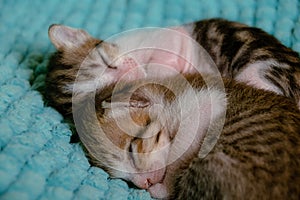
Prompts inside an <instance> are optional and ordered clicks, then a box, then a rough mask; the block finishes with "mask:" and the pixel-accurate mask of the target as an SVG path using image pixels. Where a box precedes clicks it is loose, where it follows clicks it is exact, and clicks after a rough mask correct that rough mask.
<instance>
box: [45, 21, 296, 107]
mask: <svg viewBox="0 0 300 200" xmlns="http://www.w3.org/2000/svg"><path fill="white" fill-rule="evenodd" d="M49 37H50V39H51V41H52V43H53V44H54V46H55V47H56V48H57V50H58V53H57V54H56V55H54V56H53V58H52V59H51V61H50V65H49V66H50V69H49V74H48V77H47V86H48V92H47V95H48V96H49V99H50V100H52V101H53V105H54V106H56V107H59V108H58V109H59V110H61V111H62V113H66V110H65V108H60V107H62V106H63V107H68V108H70V102H71V101H70V100H71V98H70V97H71V95H72V93H73V83H74V80H75V77H76V75H77V71H78V70H79V68H80V67H81V69H82V72H83V70H84V71H85V72H83V73H82V74H81V75H80V80H77V81H81V82H82V87H77V89H78V90H79V91H75V92H76V93H78V92H79V93H80V92H81V93H85V92H87V90H93V87H91V86H90V84H94V83H95V82H97V87H102V86H104V85H105V84H111V83H113V82H117V81H118V80H119V78H120V77H121V76H123V75H124V74H125V73H127V72H128V71H134V73H132V78H131V79H137V78H144V77H147V75H149V74H151V73H152V74H153V72H154V71H155V70H153V69H149V68H148V67H147V64H148V63H159V64H162V65H165V66H171V68H173V69H174V70H175V71H176V72H179V73H184V74H189V73H195V72H200V73H201V74H203V73H205V74H208V73H209V74H216V73H218V71H219V72H220V73H221V75H222V76H223V77H226V78H229V79H235V80H237V81H240V82H244V83H247V84H249V85H251V86H254V87H256V88H261V89H265V90H269V91H273V92H275V93H277V94H280V95H283V96H287V97H289V98H291V99H293V100H294V101H295V102H296V103H297V104H298V106H299V107H300V98H299V97H300V58H299V55H298V53H296V52H294V51H292V50H291V49H289V48H287V47H285V46H283V45H282V44H281V43H280V42H279V41H278V40H277V39H275V38H274V37H272V36H271V35H268V34H267V33H265V32H263V31H262V30H260V29H257V28H253V27H248V26H246V25H243V24H239V23H235V22H229V21H226V20H221V19H211V20H203V21H199V22H196V23H192V24H187V25H184V26H181V27H173V28H169V29H149V28H148V29H142V30H140V31H134V32H133V33H132V34H127V33H126V34H125V36H124V37H122V36H121V37H117V39H115V40H114V39H113V40H112V42H106V41H101V40H98V39H95V38H93V37H91V36H90V35H89V34H88V33H87V32H85V31H83V30H78V29H73V28H70V27H65V26H60V25H53V26H51V27H50V28H49ZM191 37H192V38H193V39H195V41H197V42H198V43H199V44H200V45H202V46H203V47H204V48H205V50H206V51H207V52H208V53H209V55H210V56H211V57H212V59H213V61H214V62H215V63H216V65H217V68H218V70H215V69H214V68H213V67H212V64H211V62H209V63H208V64H207V63H206V64H204V63H203V60H207V59H208V58H206V55H202V53H201V52H203V51H202V49H201V47H199V45H197V44H195V41H192V40H191ZM95 47H97V48H96V51H94V54H89V52H90V51H91V50H92V49H94V48H95ZM88 55H89V57H88V58H87V56H88ZM83 61H85V64H84V66H83V65H82V62H83ZM191 63H192V64H191ZM140 66H143V68H142V67H140ZM199 66H201V67H199ZM114 68H118V70H114ZM132 69H136V70H132ZM104 70H109V71H111V73H110V74H109V73H106V74H105V79H106V80H105V81H102V80H101V81H99V80H98V79H99V76H100V74H101V73H102V72H103V71H104ZM116 71H117V72H118V73H115V72H116ZM156 71H159V70H156ZM170 71H171V70H168V72H164V73H160V72H158V73H155V75H156V76H158V75H161V74H163V76H168V75H170V74H173V75H174V73H170ZM128 77H129V76H128ZM148 77H149V76H148ZM57 83H58V84H57ZM103 84H104V85H103ZM66 95H67V96H68V97H67V98H66ZM53 96H55V97H59V96H61V97H64V98H53ZM65 104H68V105H66V106H65ZM68 112H70V110H68Z"/></svg>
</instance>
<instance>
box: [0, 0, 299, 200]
mask: <svg viewBox="0 0 300 200" xmlns="http://www.w3.org/2000/svg"><path fill="white" fill-rule="evenodd" d="M0 11H1V12H0V19H1V24H0V44H1V47H0V199H3V200H12V199H19V200H34V199H37V200H47V199H56V200H59V199H63V200H69V199H124V200H127V199H128V200H135V199H151V197H150V195H149V193H147V192H146V191H144V190H139V189H134V188H131V187H129V186H128V184H127V183H126V182H124V181H122V180H120V179H110V178H109V176H108V174H107V173H106V172H105V171H103V170H102V169H100V168H96V167H93V166H90V164H89V162H88V160H87V159H86V157H85V155H84V153H83V150H82V148H81V147H80V145H79V144H70V143H69V140H70V136H71V134H72V133H71V130H70V127H69V126H68V125H67V124H66V123H64V121H63V118H62V116H61V115H60V114H59V113H58V112H57V111H56V110H54V109H53V108H51V107H49V106H47V103H46V102H45V101H44V98H43V96H42V92H43V89H44V85H45V75H46V73H47V64H48V61H49V57H50V55H51V53H53V52H54V47H53V46H52V45H51V43H50V41H49V39H48V34H47V30H48V27H49V25H51V24H54V23H56V24H65V25H68V26H73V27H77V28H82V29H85V30H87V31H88V32H89V33H90V34H91V35H93V36H95V37H99V38H102V39H105V38H107V37H109V36H111V35H113V34H116V33H118V32H121V31H124V30H128V29H132V28H137V27H145V26H172V25H179V24H183V23H187V22H192V21H196V20H201V19H205V18H211V17H222V18H226V19H229V20H235V21H239V22H242V23H246V24H248V25H251V26H256V27H259V28H262V29H264V30H265V31H267V32H269V33H270V34H272V35H274V36H275V37H277V38H278V39H279V40H280V41H281V42H283V43H284V44H285V45H287V46H288V47H291V48H292V49H294V50H295V51H298V52H300V1H299V0H247V1H241V0H231V1H227V0H209V1H207V0H191V1H185V0H161V1H156V0H151V1H148V0H116V1H112V0H101V1H93V0H86V1H77V0H66V1H59V0H49V1H39V0H33V1H29V0H2V1H0Z"/></svg>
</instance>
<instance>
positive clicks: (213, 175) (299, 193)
mask: <svg viewBox="0 0 300 200" xmlns="http://www.w3.org/2000/svg"><path fill="white" fill-rule="evenodd" d="M187 80H188V81H189V83H191V85H192V88H193V89H194V90H191V88H190V87H189V85H188V84H186V83H184V82H181V81H180V79H178V78H177V77H171V78H169V79H167V80H155V81H153V80H152V81H150V82H151V84H147V83H148V82H149V81H148V80H142V81H132V82H125V83H121V86H119V88H118V89H117V90H116V91H114V92H115V98H114V99H109V100H103V99H101V91H99V93H97V95H96V99H98V100H99V102H97V103H96V110H97V118H92V117H91V116H90V114H91V111H92V109H91V108H90V107H89V106H86V105H91V106H93V105H94V104H93V103H90V100H91V99H89V100H87V101H84V104H81V105H80V106H79V110H75V111H74V112H75V116H77V115H76V113H77V114H78V115H80V118H77V117H76V118H77V119H76V120H75V121H76V123H77V125H79V127H81V126H84V125H83V124H84V123H86V122H87V121H89V123H88V124H87V125H85V126H84V127H83V128H80V129H79V131H81V132H88V133H89V136H83V137H81V139H82V141H83V143H84V144H85V146H86V148H87V150H88V152H89V153H90V157H91V162H92V163H94V164H95V165H96V166H99V167H103V168H105V169H106V170H107V171H108V172H109V173H110V174H111V176H112V177H117V178H123V179H125V180H127V181H130V182H133V183H134V184H135V185H136V186H138V187H140V188H144V189H147V190H148V191H149V192H150V193H151V195H152V196H153V197H158V198H161V197H164V198H165V197H166V196H168V195H171V197H170V196H169V197H170V198H174V199H189V198H191V199H199V198H200V199H201V198H202V199H286V198H289V199H298V198H299V197H300V188H299V184H300V168H299V166H300V135H299V133H300V113H299V112H298V109H297V106H296V105H295V104H294V103H293V102H292V101H290V100H289V99H287V98H285V97H282V96H279V95H274V94H272V93H271V92H266V91H263V90H259V89H254V88H251V87H249V86H246V85H244V84H239V83H236V82H234V81H226V80H225V81H224V84H225V89H226V94H227V95H226V97H225V95H224V94H223V93H222V86H220V85H218V84H215V85H214V86H212V85H211V86H210V87H208V88H207V87H206V86H205V82H204V81H203V80H202V78H201V77H200V76H198V75H193V76H188V77H187ZM143 82H144V83H145V84H142V83H143ZM152 82H154V83H158V84H152ZM137 85H138V86H140V85H143V86H142V87H137ZM162 85H163V86H162ZM166 88H171V89H170V90H168V89H166ZM174 88H180V89H179V90H177V95H176V96H175V95H174V94H173V92H172V90H173V89H174ZM107 90H110V89H107ZM100 102H101V103H100ZM224 104H226V105H227V109H225V108H226V106H224ZM82 105H84V106H82ZM136 105H141V106H136ZM81 106H82V107H81ZM154 106H156V107H158V108H163V109H162V110H159V109H157V108H154V109H153V107H154ZM213 109H215V110H214V111H212V110H213ZM127 111H128V112H127ZM225 111H226V118H225V124H224V127H223V123H224V121H223V120H224V118H223V117H224V115H223V114H224V113H225ZM128 113H130V115H128ZM91 119H93V120H94V122H93V120H91ZM132 119H133V121H134V122H135V123H136V124H138V125H140V126H139V127H136V125H134V124H133V123H132ZM97 121H98V122H100V127H101V128H102V130H101V131H100V129H99V126H97V125H96V124H97ZM92 124H94V125H92ZM179 126H181V128H179ZM220 127H221V129H220ZM219 131H220V132H219ZM110 140H111V141H110ZM91 141H93V142H94V143H92V142H91ZM97 143H99V144H101V145H95V144H97ZM215 143H216V144H215ZM112 147H114V148H112ZM120 149H121V150H120ZM153 164H154V165H153Z"/></svg>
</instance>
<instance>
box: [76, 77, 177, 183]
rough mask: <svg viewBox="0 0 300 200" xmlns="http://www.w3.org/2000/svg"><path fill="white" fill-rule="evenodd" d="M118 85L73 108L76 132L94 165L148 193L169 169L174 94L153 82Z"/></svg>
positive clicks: (174, 119)
mask: <svg viewBox="0 0 300 200" xmlns="http://www.w3.org/2000/svg"><path fill="white" fill-rule="evenodd" d="M120 84H121V86H118V85H116V86H115V88H114V91H113V92H112V93H110V92H107V93H110V94H109V95H108V96H107V97H106V98H104V97H103V95H102V92H103V91H102V92H101V93H97V94H96V95H95V96H94V97H95V100H94V99H93V97H92V98H91V99H90V100H91V101H90V102H85V103H84V106H83V107H82V109H81V108H79V109H76V111H75V118H74V119H75V123H76V128H77V130H78V132H79V135H80V138H81V141H82V142H83V144H84V146H85V148H86V149H87V152H88V154H89V156H90V158H91V162H92V163H93V164H95V165H97V166H100V167H102V168H104V169H106V170H107V171H108V172H109V174H110V175H111V176H112V177H116V178H123V179H125V180H127V181H130V182H133V183H134V184H135V185H136V186H138V187H140V188H145V189H146V188H148V187H150V186H151V185H153V184H156V183H158V182H161V181H162V180H163V178H164V175H165V170H166V167H167V165H168V155H169V150H170V145H171V142H172V139H173V137H174V133H176V129H177V127H176V125H174V124H177V123H175V121H176V117H175V116H172V118H170V117H166V115H167V116H170V115H171V114H170V113H169V112H170V105H171V104H172V101H173V99H174V94H173V93H172V92H170V91H169V90H167V89H166V88H164V87H163V86H159V85H155V84H152V83H149V84H145V85H143V86H141V87H139V84H140V82H138V81H134V82H131V83H124V85H123V83H120ZM109 90H110V89H109ZM103 98H104V99H103ZM87 105H90V106H87ZM93 105H94V107H93ZM79 107H81V106H79ZM93 112H94V115H93ZM76 113H78V115H76ZM171 119H172V121H170V120H171Z"/></svg>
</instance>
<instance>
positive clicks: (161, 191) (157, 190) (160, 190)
mask: <svg viewBox="0 0 300 200" xmlns="http://www.w3.org/2000/svg"><path fill="white" fill-rule="evenodd" d="M147 191H148V192H149V193H150V194H151V197H153V198H157V199H167V197H168V196H169V194H168V191H167V187H166V186H165V185H164V184H162V183H157V184H155V185H152V186H151V187H149V188H148V190H147Z"/></svg>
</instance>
